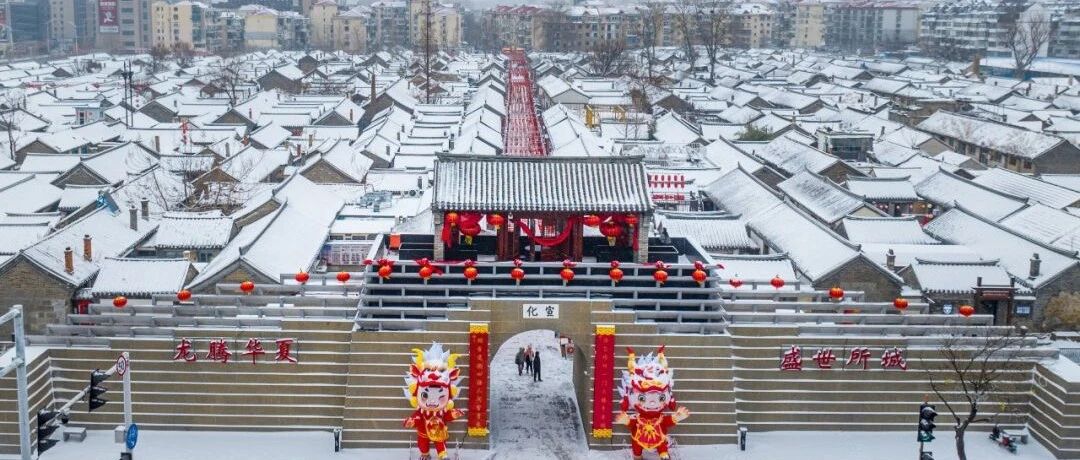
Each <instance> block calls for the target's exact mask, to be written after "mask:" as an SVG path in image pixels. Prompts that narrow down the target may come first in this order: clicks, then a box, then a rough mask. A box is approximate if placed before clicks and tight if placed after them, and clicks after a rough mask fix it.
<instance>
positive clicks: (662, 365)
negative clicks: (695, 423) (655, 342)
mask: <svg viewBox="0 0 1080 460" xmlns="http://www.w3.org/2000/svg"><path fill="white" fill-rule="evenodd" d="M626 351H627V352H629V353H630V358H629V360H628V365H627V368H628V369H627V370H625V371H623V377H622V386H621V387H620V388H619V392H620V393H621V394H622V402H621V411H620V412H619V415H618V416H616V418H615V422H616V423H619V424H622V425H626V426H627V428H629V430H630V447H631V450H633V453H634V459H635V460H640V459H641V458H642V454H643V453H644V452H645V451H646V450H648V451H653V450H655V451H656V452H657V454H659V455H660V458H662V459H667V458H670V454H669V453H668V430H670V429H671V427H673V426H675V425H676V424H678V423H679V422H681V421H683V420H685V419H686V418H687V417H689V416H690V411H688V410H687V409H686V408H685V407H678V406H677V405H676V403H675V397H674V396H673V395H672V393H671V390H672V387H673V386H674V385H673V377H674V376H673V375H672V371H671V370H670V369H668V363H667V358H665V357H664V347H663V346H661V347H660V349H659V350H657V352H656V354H655V355H654V354H652V353H649V354H647V355H645V356H642V357H640V358H638V357H636V356H635V355H634V350H633V349H631V348H627V349H626ZM631 407H632V408H633V409H634V413H633V415H631V414H630V413H629V411H630V408H631ZM666 410H671V411H674V412H672V413H671V414H670V415H668V414H665V411H666Z"/></svg>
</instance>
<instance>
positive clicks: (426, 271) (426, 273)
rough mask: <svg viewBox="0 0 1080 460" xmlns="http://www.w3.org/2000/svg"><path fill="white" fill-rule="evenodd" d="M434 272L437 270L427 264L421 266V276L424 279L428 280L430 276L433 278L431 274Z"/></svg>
mask: <svg viewBox="0 0 1080 460" xmlns="http://www.w3.org/2000/svg"><path fill="white" fill-rule="evenodd" d="M434 272H435V270H434V269H432V268H431V267H429V266H427V265H425V266H423V267H420V278H423V280H424V281H427V279H428V278H431V274H432V273H434Z"/></svg>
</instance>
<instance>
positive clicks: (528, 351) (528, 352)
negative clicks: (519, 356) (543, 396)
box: [525, 345, 533, 375]
mask: <svg viewBox="0 0 1080 460" xmlns="http://www.w3.org/2000/svg"><path fill="white" fill-rule="evenodd" d="M532 366H533V349H532V345H529V346H528V347H526V348H525V373H526V374H527V375H532V368H533V367H532Z"/></svg>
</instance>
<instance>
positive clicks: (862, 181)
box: [844, 176, 919, 201]
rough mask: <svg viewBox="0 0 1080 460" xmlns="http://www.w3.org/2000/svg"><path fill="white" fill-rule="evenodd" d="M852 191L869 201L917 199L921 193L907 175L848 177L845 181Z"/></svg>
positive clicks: (845, 184)
mask: <svg viewBox="0 0 1080 460" xmlns="http://www.w3.org/2000/svg"><path fill="white" fill-rule="evenodd" d="M844 186H846V187H847V189H848V190H850V191H851V193H854V194H856V195H859V196H861V197H863V198H864V199H866V200H868V201H916V200H918V199H919V195H918V194H916V193H915V186H914V185H912V183H911V180H910V179H908V178H906V177H893V178H884V177H854V176H852V177H848V178H847V182H845V183H844Z"/></svg>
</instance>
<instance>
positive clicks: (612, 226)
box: [600, 221, 623, 246]
mask: <svg viewBox="0 0 1080 460" xmlns="http://www.w3.org/2000/svg"><path fill="white" fill-rule="evenodd" d="M600 233H601V234H603V235H604V236H606V237H607V242H608V246H615V240H616V239H617V238H619V236H621V235H622V233H623V228H622V225H619V224H617V223H615V222H611V221H608V222H604V223H603V224H600Z"/></svg>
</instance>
